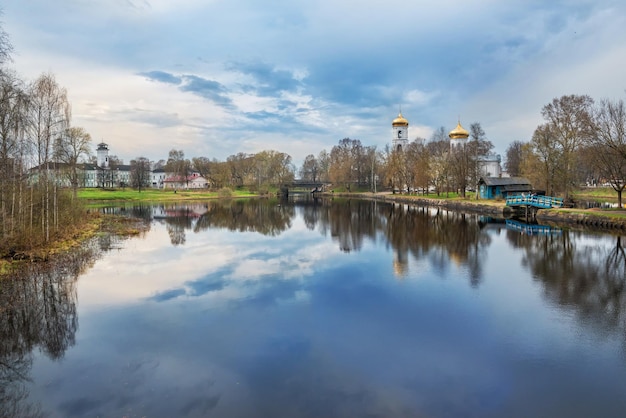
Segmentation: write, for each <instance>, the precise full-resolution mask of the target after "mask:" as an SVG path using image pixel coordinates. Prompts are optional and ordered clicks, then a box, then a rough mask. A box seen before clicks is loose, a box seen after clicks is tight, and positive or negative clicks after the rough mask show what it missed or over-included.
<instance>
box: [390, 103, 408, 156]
mask: <svg viewBox="0 0 626 418" xmlns="http://www.w3.org/2000/svg"><path fill="white" fill-rule="evenodd" d="M391 132H392V137H391V144H392V146H393V150H394V151H405V150H406V148H407V146H408V145H409V121H408V120H406V119H405V118H404V117H403V116H402V112H400V113H398V117H397V118H395V119H394V120H393V122H391Z"/></svg>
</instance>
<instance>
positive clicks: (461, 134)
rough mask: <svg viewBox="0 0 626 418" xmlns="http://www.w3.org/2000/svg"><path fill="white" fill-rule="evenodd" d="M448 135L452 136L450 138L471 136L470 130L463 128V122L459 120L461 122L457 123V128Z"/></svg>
mask: <svg viewBox="0 0 626 418" xmlns="http://www.w3.org/2000/svg"><path fill="white" fill-rule="evenodd" d="M448 136H449V137H450V139H467V138H468V137H469V132H467V131H466V130H465V129H463V127H462V126H461V122H460V121H459V123H458V124H457V125H456V128H454V129H453V130H451V131H450V133H449V134H448Z"/></svg>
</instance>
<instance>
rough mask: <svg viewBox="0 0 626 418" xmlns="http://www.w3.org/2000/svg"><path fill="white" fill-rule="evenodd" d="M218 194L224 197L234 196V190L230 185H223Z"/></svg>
mask: <svg viewBox="0 0 626 418" xmlns="http://www.w3.org/2000/svg"><path fill="white" fill-rule="evenodd" d="M217 195H218V196H219V197H224V198H228V197H233V191H232V190H231V189H229V188H228V187H222V188H221V189H219V190H218V192H217Z"/></svg>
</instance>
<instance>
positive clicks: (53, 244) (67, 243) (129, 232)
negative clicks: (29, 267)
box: [0, 211, 148, 279]
mask: <svg viewBox="0 0 626 418" xmlns="http://www.w3.org/2000/svg"><path fill="white" fill-rule="evenodd" d="M147 227H148V226H147V225H146V224H145V223H141V222H140V221H137V220H135V219H132V218H128V217H123V216H116V215H102V214H100V213H97V212H93V211H92V212H87V213H86V214H85V217H83V218H82V222H81V223H80V224H77V225H73V226H72V227H71V228H66V229H65V230H64V233H63V234H62V235H61V234H59V235H55V236H54V237H53V238H52V240H51V241H50V242H48V243H45V244H44V243H42V244H41V245H38V246H36V247H34V248H31V249H29V250H25V251H17V252H15V253H12V254H3V255H1V256H0V279H2V276H3V275H5V274H7V273H9V272H10V271H11V270H12V269H13V268H14V267H16V266H18V265H19V264H20V263H23V262H33V261H35V262H36V261H46V260H48V259H49V258H50V257H53V256H55V255H57V254H61V253H65V252H68V251H72V250H73V249H74V248H76V247H78V246H80V245H81V244H82V243H84V242H85V241H86V240H88V239H89V238H92V237H95V236H97V235H99V234H113V235H116V236H122V237H123V236H135V235H139V234H141V233H142V232H144V231H145V230H146V228H147Z"/></svg>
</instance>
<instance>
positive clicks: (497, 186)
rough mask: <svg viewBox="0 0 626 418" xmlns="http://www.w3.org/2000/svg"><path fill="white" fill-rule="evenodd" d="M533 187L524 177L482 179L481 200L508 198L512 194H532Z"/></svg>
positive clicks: (480, 183) (480, 182) (479, 188)
mask: <svg viewBox="0 0 626 418" xmlns="http://www.w3.org/2000/svg"><path fill="white" fill-rule="evenodd" d="M531 190H532V185H531V184H530V181H528V180H527V179H525V178H523V177H481V178H480V180H479V181H478V193H479V195H480V198H481V199H499V198H506V197H507V196H509V195H512V194H520V193H530V192H531Z"/></svg>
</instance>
